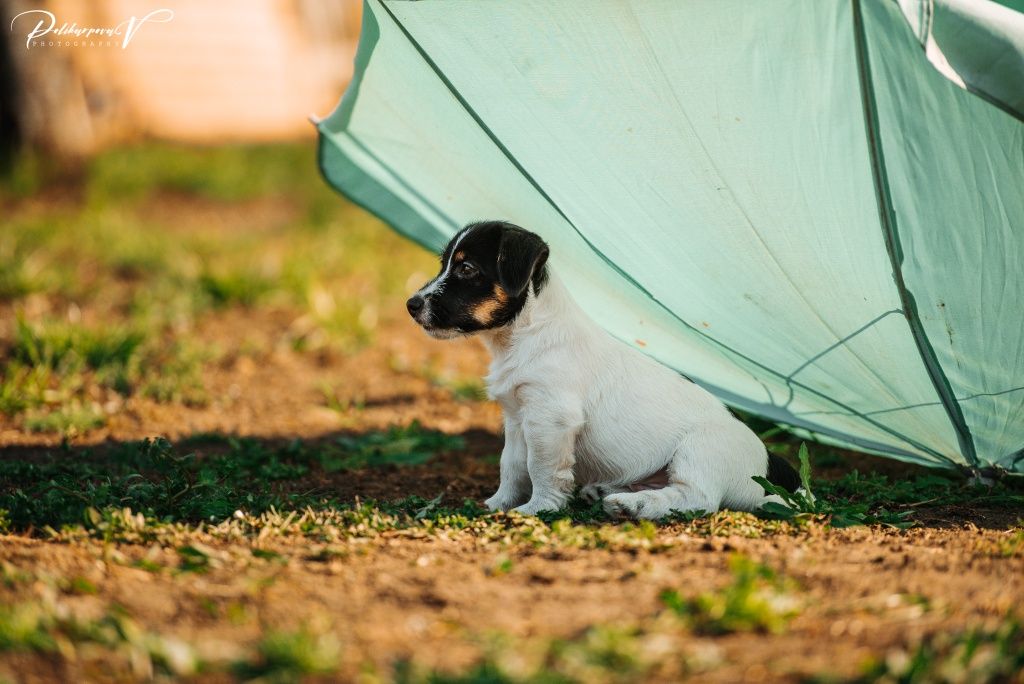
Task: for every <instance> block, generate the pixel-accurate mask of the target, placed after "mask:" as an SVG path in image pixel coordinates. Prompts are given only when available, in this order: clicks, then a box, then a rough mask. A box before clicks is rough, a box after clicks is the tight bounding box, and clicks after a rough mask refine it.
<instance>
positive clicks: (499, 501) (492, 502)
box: [484, 494, 516, 513]
mask: <svg viewBox="0 0 1024 684" xmlns="http://www.w3.org/2000/svg"><path fill="white" fill-rule="evenodd" d="M515 505H516V502H515V501H510V500H509V499H507V498H505V497H504V496H501V495H500V494H495V495H494V496H492V497H491V498H489V499H487V500H486V501H484V506H487V510H489V511H491V512H492V513H494V512H495V511H507V510H511V509H512V508H513V507H515Z"/></svg>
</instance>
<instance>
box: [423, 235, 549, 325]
mask: <svg viewBox="0 0 1024 684" xmlns="http://www.w3.org/2000/svg"><path fill="white" fill-rule="evenodd" d="M547 258H548V246H547V244H546V243H545V242H544V240H542V239H541V238H540V236H538V235H535V234H534V233H531V232H529V231H527V230H524V229H523V228H520V227H519V226H516V225H513V224H511V223H506V222H504V221H483V222H480V223H471V224H469V225H468V226H466V227H465V228H463V229H462V230H461V231H459V232H458V233H457V234H456V235H455V237H453V238H452V240H451V241H450V242H449V243H448V245H447V246H446V247H445V249H444V252H443V254H442V255H441V272H440V273H439V274H438V278H440V277H441V276H442V275H443V276H444V278H443V280H442V281H440V282H439V283H437V285H438V286H437V287H436V288H435V289H434V291H433V292H431V293H430V294H428V295H427V297H428V299H429V312H430V315H429V318H430V320H429V321H421V322H422V323H423V324H424V327H427V328H428V329H431V328H436V329H441V330H456V331H458V332H463V333H472V332H477V331H479V330H487V329H492V328H499V327H502V326H504V325H507V324H509V323H510V322H512V321H513V320H515V318H516V316H518V315H519V312H520V311H522V309H523V305H524V304H525V303H526V299H527V297H528V296H529V292H530V287H529V286H530V285H531V284H532V286H533V287H532V290H533V292H534V294H536V293H538V292H539V291H540V290H541V288H543V286H544V283H545V282H547V277H548V275H547V266H546V264H547ZM465 264H468V265H465ZM446 269H447V273H446ZM435 280H436V279H435ZM410 312H411V313H412V310H411V309H410ZM413 315H414V317H415V314H413ZM417 320H419V319H417Z"/></svg>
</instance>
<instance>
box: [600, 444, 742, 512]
mask: <svg viewBox="0 0 1024 684" xmlns="http://www.w3.org/2000/svg"><path fill="white" fill-rule="evenodd" d="M706 442H707V440H706V439H705V438H704V435H702V434H700V433H697V434H691V435H688V436H686V437H685V438H684V439H683V440H682V441H681V442H680V443H679V445H678V446H677V447H676V451H675V453H674V454H673V455H672V461H671V462H670V463H669V466H668V485H667V486H665V487H662V488H661V489H645V490H641V491H638V492H622V493H618V494H612V495H610V496H607V497H605V499H604V510H605V512H607V513H608V514H609V515H611V516H613V517H618V518H635V519H646V520H659V519H661V518H664V517H666V516H668V515H670V514H672V513H673V512H677V511H678V512H680V513H687V512H695V511H703V512H705V513H714V512H716V511H717V510H718V509H719V508H720V507H721V505H722V492H721V488H720V485H719V484H718V476H719V474H718V473H716V472H715V466H716V465H718V466H719V467H721V464H716V463H715V454H714V452H713V451H711V450H710V449H709V447H710V445H709V444H707V443H706Z"/></svg>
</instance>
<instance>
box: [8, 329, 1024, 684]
mask: <svg viewBox="0 0 1024 684" xmlns="http://www.w3.org/2000/svg"><path fill="white" fill-rule="evenodd" d="M295 325H296V320H295V318H294V316H293V315H292V314H290V313H289V312H287V311H245V310H231V311H226V312H224V313H223V314H219V315H217V316H215V317H210V318H209V319H207V320H205V321H204V322H202V323H201V324H200V326H199V328H198V330H197V333H196V334H197V336H198V338H199V339H200V340H201V341H203V342H207V343H213V344H216V345H219V347H220V348H221V349H222V350H223V352H224V353H223V354H222V356H221V358H220V360H219V361H218V363H217V364H216V366H215V367H213V368H210V369H209V370H208V372H207V374H206V375H205V377H204V381H205V384H206V387H207V390H208V392H209V395H210V398H211V401H210V403H209V404H208V405H207V406H204V407H194V408H190V407H186V406H181V405H161V404H157V403H154V402H152V401H148V400H144V399H138V398H131V399H128V400H127V404H126V405H125V406H124V407H123V409H122V410H121V411H119V412H118V413H117V414H116V415H115V416H113V418H112V419H111V421H110V423H109V425H108V426H107V427H105V428H103V429H101V430H97V431H95V432H92V433H90V434H88V435H86V436H84V437H82V438H78V439H76V440H75V441H74V443H75V445H76V446H77V445H85V444H94V445H102V444H104V443H107V442H120V441H124V440H135V439H140V438H143V437H149V436H154V435H164V436H167V437H168V438H170V439H172V440H174V439H178V438H182V437H186V436H189V435H194V434H195V433H204V432H209V433H228V434H236V435H245V436H253V437H258V438H262V439H267V440H286V439H291V438H294V437H301V438H303V439H309V440H315V439H320V438H324V439H326V438H329V437H331V436H332V435H337V434H338V433H346V432H352V431H363V430H370V429H377V428H384V427H387V426H391V425H395V424H407V423H409V422H410V421H413V420H417V421H419V422H420V423H421V424H422V425H423V426H425V427H429V428H436V429H438V430H442V431H444V432H447V433H452V434H460V435H463V436H464V437H465V438H466V445H467V448H466V449H465V450H464V451H459V452H454V453H446V454H443V455H441V456H440V457H439V458H438V459H436V460H434V461H432V462H430V463H428V464H426V465H422V466H413V467H401V468H392V469H374V470H372V471H365V472H355V473H342V474H338V475H335V476H330V478H329V479H328V480H322V481H318V482H316V483H315V484H316V485H317V486H321V487H323V486H330V487H333V488H334V489H335V490H336V492H337V494H338V496H339V497H342V498H347V499H355V498H357V497H359V498H363V499H366V498H374V499H397V498H401V497H404V496H408V495H411V494H418V495H421V496H423V497H426V498H433V497H435V496H437V495H438V494H442V493H443V494H444V497H445V500H446V501H451V502H458V501H461V500H462V499H463V498H466V497H469V498H474V499H478V500H481V499H483V498H485V497H486V496H488V495H489V494H490V493H492V491H493V488H494V487H495V486H496V484H497V479H498V468H497V460H496V458H495V456H496V455H497V454H498V453H500V450H501V444H502V438H501V435H500V430H499V428H500V424H501V416H500V411H499V410H498V408H497V407H496V406H495V405H494V404H492V403H490V402H471V401H460V400H457V399H455V398H454V397H453V394H452V392H451V391H450V390H449V389H446V388H444V387H439V386H437V385H436V383H434V382H432V381H431V380H430V379H429V378H428V377H425V376H426V375H429V374H425V373H424V372H423V369H424V368H428V367H429V368H434V369H441V370H442V371H443V372H444V373H447V374H450V375H452V376H460V377H461V376H468V377H472V376H480V375H482V373H483V372H484V369H485V367H486V362H487V360H486V356H485V352H484V350H483V348H482V347H481V346H480V345H479V344H478V343H476V342H474V341H472V340H468V341H465V340H464V341H454V342H438V341H434V340H430V339H428V338H427V337H426V336H425V335H423V334H422V333H420V332H419V331H418V330H416V329H414V327H413V326H412V325H411V324H409V323H407V322H406V321H404V320H400V319H399V318H397V317H396V319H395V320H393V321H385V322H384V323H382V325H381V328H380V330H379V331H378V333H377V336H376V339H375V340H374V342H373V344H371V345H369V346H367V347H365V348H363V349H362V350H359V351H357V352H355V353H352V354H341V353H337V352H324V353H320V354H311V353H308V352H307V353H300V352H296V351H293V350H292V349H291V348H290V347H289V346H288V345H286V344H283V343H281V342H280V340H281V339H282V338H283V337H284V336H285V335H286V333H287V332H288V331H289V329H290V328H292V327H294V326H295ZM239 331H244V334H241V333H240V332H239ZM243 339H244V344H245V345H246V346H245V351H244V353H243V351H242V344H243V342H242V340H243ZM253 349H255V350H256V351H252V350H253ZM325 387H326V388H330V390H331V391H333V392H334V395H335V399H336V400H337V405H340V406H341V407H342V408H341V409H340V410H337V409H332V408H328V406H327V405H326V403H327V402H325V398H324V396H325V395H324V388H325ZM345 407H348V408H345ZM59 441H60V440H59V439H58V438H55V437H52V436H46V435H38V434H26V433H24V432H21V431H19V430H17V429H15V428H13V427H12V426H11V425H6V426H3V429H2V430H0V447H3V453H4V457H5V458H15V457H18V458H27V457H32V456H33V455H34V454H38V453H41V452H42V451H44V450H46V449H47V448H49V447H53V446H55V445H56V444H57V443H59ZM854 460H855V462H856V463H858V464H860V465H861V467H862V468H865V467H866V468H869V469H872V468H873V469H876V470H881V471H883V472H887V473H889V474H892V475H896V476H899V475H900V474H901V473H908V472H911V469H909V468H908V467H906V466H903V465H901V464H898V463H895V462H890V461H885V460H881V459H874V458H871V457H867V456H861V457H855V458H854ZM848 467H849V465H845V466H843V468H848ZM819 474H821V473H819ZM824 474H825V475H828V474H829V473H828V472H825V473H824ZM324 477H327V476H324ZM1019 514H1020V512H1019V511H1006V510H998V509H992V510H987V509H986V510H967V509H962V508H956V507H952V508H950V509H948V510H944V509H940V510H934V511H931V512H930V513H929V514H928V516H926V518H925V519H924V520H923V521H922V523H923V524H920V525H919V526H918V527H916V528H913V529H910V530H906V531H898V530H891V529H885V528H880V527H878V528H869V527H855V528H849V529H845V530H832V529H828V530H826V529H824V528H815V527H811V528H809V529H808V531H806V532H804V533H802V534H797V535H786V534H783V535H775V536H770V537H766V538H762V539H748V538H741V537H738V536H726V537H711V538H706V537H702V536H695V535H689V534H687V533H686V532H685V529H684V527H683V526H682V525H681V524H674V525H665V526H661V527H659V528H658V531H657V538H658V539H659V540H660V541H670V542H671V544H670V545H669V546H668V548H664V549H660V550H657V551H653V550H651V551H649V550H625V551H623V550H608V549H576V548H543V547H542V548H518V547H509V548H505V547H502V546H501V545H498V544H491V545H482V544H480V543H478V541H474V540H472V539H459V538H455V539H448V538H445V537H443V536H440V537H436V538H427V539H415V538H410V537H409V536H403V535H398V534H395V535H391V534H385V535H383V536H382V537H380V538H378V539H375V540H371V541H369V542H367V543H366V544H365V545H364V547H363V548H362V549H361V551H360V553H354V554H351V555H348V556H345V557H342V558H337V559H332V560H329V561H327V562H323V561H319V560H311V559H310V558H309V557H308V555H307V554H306V553H305V549H304V548H303V547H304V545H305V544H307V540H304V539H295V540H292V539H288V538H277V539H276V540H275V541H274V542H273V545H272V548H273V549H274V550H275V551H277V552H278V553H280V554H282V556H283V557H284V558H285V559H286V561H285V562H273V561H270V560H268V561H266V562H263V563H251V564H249V565H247V566H245V567H243V568H242V569H239V567H237V566H236V565H233V564H232V563H229V562H226V563H224V564H223V565H222V566H219V567H217V566H215V567H212V568H211V569H210V571H209V572H207V573H206V574H186V575H173V574H168V573H163V574H161V573H150V572H146V571H144V570H141V569H138V568H133V567H130V564H128V563H123V562H121V563H115V562H110V561H109V558H108V557H107V556H106V555H105V554H107V553H109V549H105V547H101V546H100V545H97V544H87V543H81V544H79V543H56V542H51V541H46V540H43V539H39V538H31V537H22V536H6V537H0V558H2V560H3V561H5V562H8V563H11V564H12V565H14V566H16V567H18V568H20V569H23V570H25V571H29V572H40V573H41V572H50V573H56V574H61V575H63V576H67V577H73V576H81V577H84V578H87V579H88V580H89V581H90V582H91V583H92V584H93V585H94V586H95V588H96V593H95V594H88V595H82V596H73V597H70V598H68V601H71V602H72V603H74V604H75V605H76V610H81V611H84V612H86V613H88V611H89V610H94V609H96V606H99V605H101V604H117V605H120V606H123V607H124V609H125V611H126V612H127V613H128V614H130V615H132V616H134V618H135V619H136V621H137V622H138V623H139V624H140V625H142V626H144V627H145V628H146V629H148V630H152V631H156V632H160V633H167V634H173V635H175V636H176V637H178V638H181V639H184V640H186V641H188V642H190V643H193V644H198V645H200V648H201V649H206V650H207V651H210V652H218V653H220V654H221V655H223V654H224V653H225V652H231V650H232V649H238V648H241V647H242V646H244V645H246V644H252V643H254V642H255V641H257V640H258V639H259V638H260V636H261V634H263V633H264V632H265V631H266V630H268V629H293V628H297V627H299V626H301V625H302V624H304V623H310V622H311V621H312V622H315V621H318V620H321V621H327V622H329V624H330V625H331V626H332V627H331V628H332V629H333V630H334V631H335V633H336V634H337V636H338V640H339V641H340V643H341V644H343V652H342V657H341V663H342V670H341V671H340V672H339V673H337V674H336V675H332V676H331V677H329V679H335V678H337V679H341V680H352V679H355V678H357V677H358V676H359V673H360V672H361V671H365V668H366V663H372V664H374V665H375V666H376V667H377V668H379V670H380V671H387V670H388V668H389V667H391V665H392V664H393V663H394V662H395V661H396V660H401V659H412V660H415V661H416V662H417V663H419V664H421V665H422V666H424V667H428V668H430V667H437V668H442V669H450V670H464V669H465V668H467V667H469V666H470V665H471V664H472V662H473V659H474V658H476V657H477V656H478V653H479V649H477V648H475V647H472V646H471V644H470V642H469V641H467V640H466V639H465V638H462V635H465V634H486V633H489V632H491V631H494V630H497V631H500V632H504V633H507V634H509V635H512V636H513V637H520V638H524V639H530V638H534V637H559V638H571V637H574V636H577V635H579V634H581V632H583V631H584V630H585V629H586V628H587V627H588V626H591V625H595V624H609V623H612V624H614V623H621V624H632V623H636V622H638V621H643V620H651V619H656V618H655V616H656V615H657V614H658V613H659V611H660V610H661V605H662V604H661V602H660V601H659V594H660V592H661V591H662V590H663V589H665V588H666V587H676V588H678V589H680V590H682V591H685V592H686V593H687V594H690V593H698V592H701V591H706V590H711V589H715V588H720V587H722V586H724V585H725V584H727V583H728V582H729V580H730V574H729V571H728V564H729V559H730V558H731V557H732V555H733V554H735V553H743V554H745V555H747V556H750V557H751V558H754V559H756V560H759V561H763V562H766V563H767V564H769V565H771V566H772V567H774V568H777V569H779V570H781V571H782V572H784V573H785V574H786V575H787V576H788V577H790V578H792V579H793V580H794V581H795V582H796V583H797V584H798V585H799V586H800V587H801V588H802V590H803V596H805V597H806V598H805V600H806V605H805V607H804V609H803V610H802V611H801V612H800V614H799V616H798V617H796V618H795V619H794V620H793V622H792V623H791V624H790V626H789V628H788V630H786V631H785V632H784V633H783V634H779V635H766V634H758V633H740V634H732V635H726V636H720V637H696V636H688V637H687V638H686V639H685V640H684V642H681V643H680V644H678V645H677V644H672V645H671V647H672V648H679V649H682V650H685V652H686V653H687V654H688V657H689V658H690V661H689V662H691V663H692V662H697V661H699V662H701V663H704V664H705V666H702V667H703V670H702V671H701V674H700V677H699V678H700V681H713V682H738V681H751V682H756V681H780V680H781V681H798V680H801V679H803V678H805V677H807V676H810V675H814V674H822V673H827V674H828V675H830V676H835V677H839V678H850V677H854V676H856V675H857V674H858V673H860V672H861V668H862V667H863V665H864V662H865V661H866V660H867V659H869V658H870V657H874V658H879V657H881V658H884V657H886V655H887V654H892V653H896V652H899V651H900V650H901V649H909V648H911V647H912V646H913V644H916V643H917V642H918V641H920V640H921V639H922V638H925V637H927V636H928V635H932V634H941V633H945V632H953V631H959V630H962V629H964V628H966V627H969V626H973V625H978V624H984V623H986V622H992V621H995V620H998V619H1000V618H1002V617H1003V616H1005V615H1006V614H1007V612H1008V611H1010V610H1011V609H1014V608H1015V607H1017V606H1020V605H1021V603H1022V599H1024V556H1022V554H1020V553H1014V554H1009V555H1008V556H1003V555H1000V554H994V553H992V552H991V549H992V548H994V547H995V546H998V545H999V544H1000V543H1002V542H1003V541H1004V540H1006V539H1007V538H1008V535H1009V534H1010V533H1009V532H1008V531H1007V530H1008V529H1009V528H1010V527H1012V526H1013V525H1014V524H1015V523H1017V518H1018V517H1019ZM219 548H223V549H224V550H228V551H230V549H229V548H227V546H226V545H223V544H222V546H221V547H219ZM116 550H117V552H118V553H120V554H122V555H123V556H126V557H128V558H129V559H133V558H141V557H142V556H143V555H144V554H146V553H147V552H148V550H147V548H146V547H145V546H143V545H134V546H133V545H121V546H119V547H118V548H117V549H116ZM498 567H505V568H509V569H507V570H505V571H501V572H496V571H495V568H498ZM267 578H272V580H273V581H272V582H270V581H264V580H266V579H267ZM254 587H255V588H254ZM19 591H20V590H19ZM908 597H911V598H912V599H913V600H910V599H908ZM19 598H21V597H20V596H19V593H18V591H14V590H11V589H0V599H2V600H3V602H14V601H15V600H17V599H19ZM237 602H241V603H242V604H243V605H244V612H245V615H246V616H247V619H242V620H229V619H226V618H225V617H224V615H225V611H226V610H227V609H228V606H230V605H232V604H234V603H237ZM922 605H926V606H927V610H924V609H923V608H922V607H921V606H922ZM94 667H95V665H88V664H86V663H84V662H78V661H75V660H73V659H72V660H68V659H62V658H57V657H54V656H52V655H39V654H33V653H28V652H14V653H7V654H5V655H3V656H2V657H0V676H2V675H4V674H6V675H7V676H9V677H11V678H13V679H15V680H17V681H25V682H33V681H87V680H93V679H104V678H105V677H106V675H105V674H104V673H103V671H102V670H95V669H90V668H94ZM227 677H228V676H227V675H224V674H214V675H209V677H208V678H209V679H212V680H216V679H220V678H227ZM664 677H665V678H670V677H669V675H664Z"/></svg>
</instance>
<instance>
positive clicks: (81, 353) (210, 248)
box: [0, 143, 433, 434]
mask: <svg viewBox="0 0 1024 684" xmlns="http://www.w3.org/2000/svg"><path fill="white" fill-rule="evenodd" d="M314 156H315V151H314V150H313V149H312V146H310V145H299V144H295V145H233V146H232V145H228V146H223V147H217V148H191V147H181V146H176V145H170V144H157V143H149V144H145V145H141V146H137V147H130V148H120V149H113V150H109V151H107V152H104V153H102V154H100V155H99V156H97V157H96V158H94V159H93V160H91V161H90V162H89V163H88V164H87V165H85V166H82V167H78V168H71V169H65V168H58V167H56V166H54V165H51V164H48V163H45V160H35V162H33V160H32V159H27V160H25V162H26V163H24V164H21V165H20V166H18V167H17V169H18V171H17V173H18V177H17V178H12V179H10V180H11V182H10V183H4V184H3V186H2V187H3V189H2V190H0V205H2V206H3V213H4V219H3V223H4V229H3V230H2V231H0V311H2V315H3V316H10V320H12V321H16V322H15V324H14V325H12V326H0V413H2V414H5V415H6V416H8V417H9V418H11V419H13V420H14V423H15V425H16V426H18V427H21V428H24V429H30V430H33V431H44V432H53V433H63V434H76V433H79V432H85V431H88V430H89V429H92V428H94V427H97V426H100V425H102V424H103V423H105V422H106V420H107V419H108V417H109V415H111V413H110V411H113V412H114V413H117V412H118V411H120V410H121V409H120V408H118V406H119V405H120V404H122V403H123V401H122V400H123V399H125V398H127V397H131V396H139V397H143V398H146V399H148V400H152V401H156V402H160V403H169V402H171V403H185V404H189V405H202V404H203V403H204V402H205V401H206V400H207V398H208V397H207V393H206V391H205V387H204V384H203V382H202V377H203V371H204V369H205V368H206V367H207V366H208V364H209V363H210V362H211V361H214V360H215V354H213V353H211V351H210V350H204V349H196V344H195V342H194V341H193V340H194V335H193V333H194V329H195V328H196V326H198V325H200V324H201V323H202V321H204V320H206V319H208V318H209V317H210V315H212V314H214V313H217V312H223V311H224V310H226V309H231V308H254V307H264V308H268V309H280V308H282V307H283V308H286V309H288V310H290V311H294V312H295V315H296V316H297V322H298V323H299V324H298V325H296V326H293V327H292V328H291V329H289V330H287V331H282V339H281V340H280V342H281V343H282V344H284V345H287V346H290V347H292V348H294V349H296V350H299V351H319V350H325V349H327V350H341V351H351V350H353V349H356V348H359V347H361V346H365V345H367V344H370V343H371V342H372V341H373V340H374V335H375V331H376V329H377V327H378V326H379V324H380V322H381V315H380V314H379V312H378V306H379V302H381V301H382V300H383V301H385V302H387V303H388V311H394V312H398V314H400V313H401V312H402V310H403V309H402V307H401V302H402V300H403V299H404V296H405V290H404V284H405V282H406V280H407V279H408V278H409V275H410V273H415V272H417V271H420V272H424V273H425V272H426V271H429V270H430V269H431V268H432V266H433V264H432V259H431V257H430V256H429V255H427V254H425V253H423V252H422V251H420V250H418V249H417V248H415V247H413V246H412V245H409V244H407V243H403V242H401V241H400V240H399V239H398V238H397V237H394V236H392V235H390V234H388V233H387V232H386V231H384V230H383V229H382V227H381V226H380V224H379V223H377V222H376V221H374V220H372V219H369V218H367V217H366V215H365V214H363V213H361V212H359V211H358V210H357V209H356V208H355V207H353V206H352V205H349V204H347V203H345V202H343V201H341V200H339V198H338V197H337V195H335V194H334V193H333V191H331V190H330V189H329V188H328V187H327V186H326V184H325V183H323V181H322V179H320V178H319V176H318V174H317V170H316V164H315V158H314ZM15 181H16V182H15ZM33 193H42V194H41V195H37V196H33ZM381 250H384V253H386V254H387V255H388V258H387V259H381V258H380V254H381ZM392 305H393V306H392ZM97 394H98V395H100V396H99V399H97V397H96V395H97ZM94 404H95V405H102V406H108V407H110V408H109V411H108V410H104V411H98V410H96V407H95V406H94Z"/></svg>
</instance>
